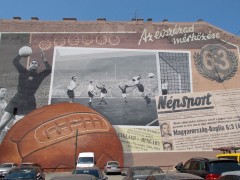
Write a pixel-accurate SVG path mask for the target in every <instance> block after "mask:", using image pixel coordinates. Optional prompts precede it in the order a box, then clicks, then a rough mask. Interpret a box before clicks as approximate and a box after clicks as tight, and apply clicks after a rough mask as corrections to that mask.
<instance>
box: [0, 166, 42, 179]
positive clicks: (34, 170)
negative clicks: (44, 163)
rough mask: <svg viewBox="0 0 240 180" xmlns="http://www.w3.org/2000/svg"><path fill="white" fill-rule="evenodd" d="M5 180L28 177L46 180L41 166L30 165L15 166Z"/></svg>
mask: <svg viewBox="0 0 240 180" xmlns="http://www.w3.org/2000/svg"><path fill="white" fill-rule="evenodd" d="M4 179H5V180H16V179H28V180H45V175H44V174H43V172H42V170H41V168H39V167H34V166H28V167H16V168H13V169H12V170H11V171H10V172H9V174H7V175H6V176H5V178H4Z"/></svg>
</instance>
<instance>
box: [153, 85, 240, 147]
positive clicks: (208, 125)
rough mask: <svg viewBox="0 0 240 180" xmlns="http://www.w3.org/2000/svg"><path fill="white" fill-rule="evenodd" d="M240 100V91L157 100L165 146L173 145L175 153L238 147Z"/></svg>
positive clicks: (183, 95) (157, 98) (173, 95)
mask: <svg viewBox="0 0 240 180" xmlns="http://www.w3.org/2000/svg"><path fill="white" fill-rule="evenodd" d="M239 99H240V89H233V90H224V91H214V92H198V93H184V94H171V95H165V96H158V97H156V102H157V111H158V119H159V124H160V130H161V137H162V141H163V145H164V142H172V146H173V147H172V148H173V150H174V151H187V150H191V151H198V150H199V151H203V150H206V151H208V150H212V149H213V148H214V147H221V146H230V145H232V146H233V145H234V146H239V145H240V142H239V140H238V139H236V138H235V137H238V136H239V135H240V131H239V130H240V121H239V112H240V101H239ZM167 125H168V128H162V127H164V126H167ZM166 129H167V130H169V131H168V132H166Z"/></svg>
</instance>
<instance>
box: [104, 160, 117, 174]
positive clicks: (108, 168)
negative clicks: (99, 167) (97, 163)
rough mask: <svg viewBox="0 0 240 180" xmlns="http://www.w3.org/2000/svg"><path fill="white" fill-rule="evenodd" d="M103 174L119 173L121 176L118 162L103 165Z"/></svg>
mask: <svg viewBox="0 0 240 180" xmlns="http://www.w3.org/2000/svg"><path fill="white" fill-rule="evenodd" d="M104 173H105V174H109V173H120V174H121V168H120V164H119V162H118V161H108V162H107V163H106V164H105V165H104Z"/></svg>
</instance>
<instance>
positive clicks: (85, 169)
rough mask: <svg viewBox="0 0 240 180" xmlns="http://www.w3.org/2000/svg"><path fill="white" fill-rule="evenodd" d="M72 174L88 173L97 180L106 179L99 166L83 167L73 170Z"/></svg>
mask: <svg viewBox="0 0 240 180" xmlns="http://www.w3.org/2000/svg"><path fill="white" fill-rule="evenodd" d="M72 174H90V175H93V176H95V177H96V178H97V180H107V179H108V177H106V176H104V175H103V173H102V171H101V170H100V168H99V167H83V168H77V169H75V170H73V173H72Z"/></svg>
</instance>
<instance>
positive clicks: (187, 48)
mask: <svg viewBox="0 0 240 180" xmlns="http://www.w3.org/2000/svg"><path fill="white" fill-rule="evenodd" d="M27 44H31V48H32V51H33V53H32V54H31V56H30V58H26V61H30V60H32V59H35V58H36V59H39V60H40V59H41V52H44V55H45V58H46V59H47V61H48V63H49V65H50V66H52V73H51V75H48V76H47V77H46V78H44V79H43V82H41V83H40V81H39V83H40V86H39V88H37V89H35V90H37V91H36V93H34V92H33V94H35V97H36V107H37V108H39V107H42V106H45V105H47V104H57V103H61V102H70V103H71V102H74V103H79V104H82V105H85V106H88V107H90V108H92V109H94V110H96V111H97V112H99V113H101V114H102V115H103V116H105V117H106V118H107V119H108V120H109V122H110V123H111V125H112V126H113V127H114V129H115V130H116V132H117V133H118V137H119V139H120V140H121V142H122V145H123V150H124V152H151V151H152V152H163V151H193V150H206V151H208V150H211V149H212V148H213V147H216V146H226V145H233V144H234V145H236V144H238V142H232V144H229V143H228V142H227V141H226V137H228V138H231V137H234V136H235V135H238V134H237V133H238V129H239V123H238V121H239V115H238V113H239V109H238V104H239V102H238V99H239V98H238V94H239V90H240V85H239V84H238V83H236V82H237V81H238V80H239V76H240V75H239V71H238V69H239V63H238V59H239V51H238V47H237V46H235V45H233V44H230V43H227V42H226V41H223V40H221V33H219V32H212V31H210V30H209V32H207V33H206V32H199V31H197V27H196V26H195V25H194V24H193V25H183V26H180V25H176V26H174V27H169V28H165V27H160V28H158V30H152V29H147V28H144V29H143V31H142V32H140V33H136V32H131V33H123V32H122V33H46V34H44V33H33V34H11V33H9V34H8V33H5V34H4V33H2V34H1V43H0V48H1V49H0V51H1V54H3V59H1V60H0V61H1V64H3V65H4V66H1V70H2V72H3V74H2V75H1V78H2V82H3V85H1V86H3V87H6V89H7V92H8V93H7V94H8V95H7V97H6V98H5V100H4V101H5V103H4V102H3V104H5V105H4V106H6V103H7V104H10V100H11V99H12V98H13V97H14V95H15V94H16V93H17V84H18V76H19V74H18V72H17V71H16V69H15V68H14V66H13V64H12V60H13V59H14V57H15V56H16V55H17V54H16V53H18V50H19V49H20V48H21V47H22V46H24V45H27ZM24 67H26V68H27V67H28V65H27V64H25V65H24ZM40 67H41V68H40V70H39V72H42V71H44V69H45V68H46V67H44V63H43V64H41V66H40ZM8 80H10V81H8ZM3 94H4V93H3ZM3 96H5V95H3ZM203 115H204V116H203ZM230 119H231V121H229V120H230ZM229 122H231V123H229ZM203 135H204V138H203ZM210 135H211V136H210ZM210 137H211V138H214V139H215V140H214V141H212V142H211V143H208V144H207V145H206V144H205V141H206V139H209V138H210ZM216 137H219V138H216ZM220 137H224V138H220ZM204 139H205V140H204Z"/></svg>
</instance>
